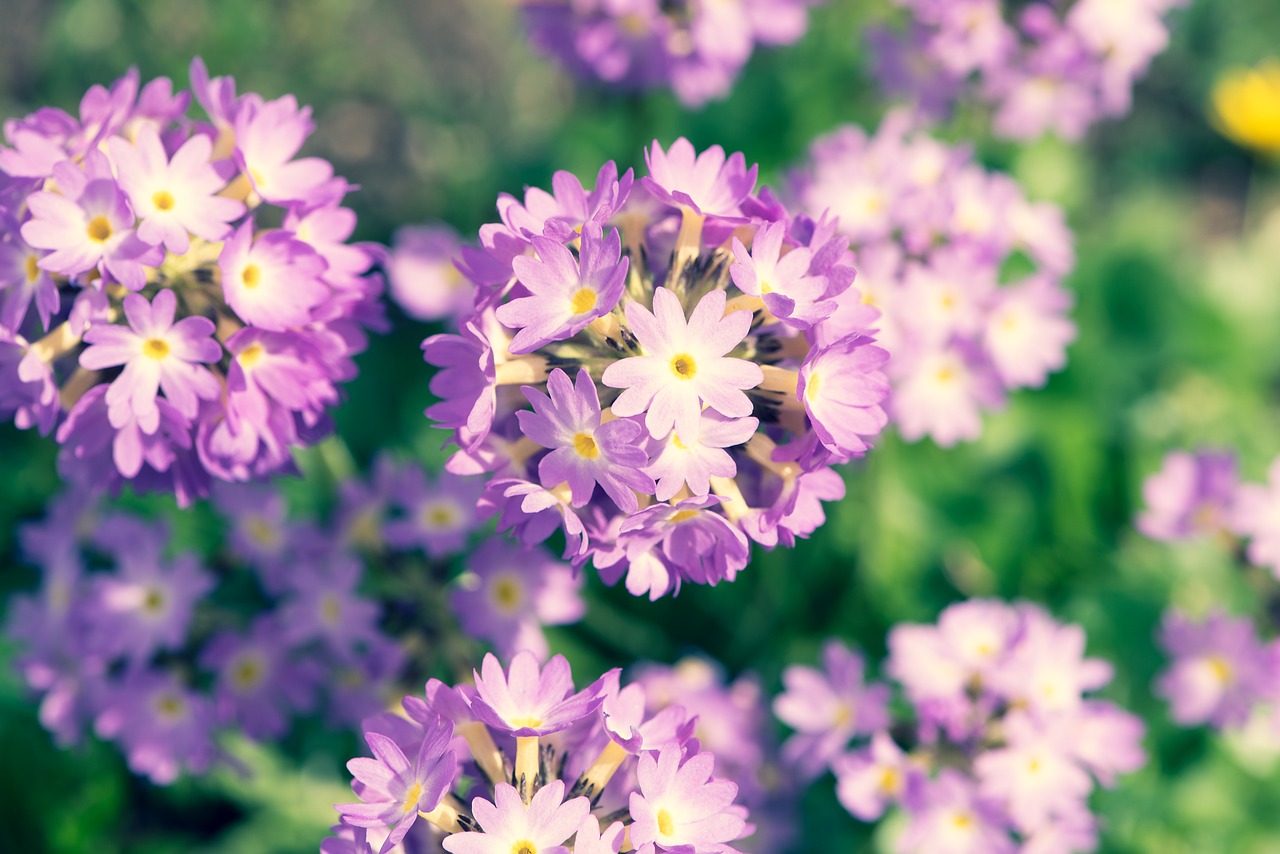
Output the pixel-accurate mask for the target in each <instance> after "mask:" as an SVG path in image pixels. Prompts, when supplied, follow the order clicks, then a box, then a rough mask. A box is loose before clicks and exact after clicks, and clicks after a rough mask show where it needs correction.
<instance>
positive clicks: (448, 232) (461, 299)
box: [387, 224, 475, 320]
mask: <svg viewBox="0 0 1280 854" xmlns="http://www.w3.org/2000/svg"><path fill="white" fill-rule="evenodd" d="M461 249H462V241H461V240H460V239H459V238H458V233H457V232H456V231H454V230H453V229H452V228H450V227H449V226H447V225H443V224H440V225H406V226H404V227H402V228H400V229H397V231H396V233H395V237H394V238H393V240H392V244H391V254H390V256H389V257H388V258H387V279H388V281H389V283H390V286H391V298H392V299H394V300H395V301H396V304H397V305H399V306H400V308H402V309H404V312H405V314H407V315H409V316H410V317H412V318H413V319H415V320H440V319H442V318H453V317H460V316H462V315H463V314H465V313H466V312H467V311H470V309H471V306H472V304H473V302H474V300H475V289H474V288H473V287H472V285H471V284H470V283H468V282H467V280H466V278H465V277H464V276H463V274H462V273H461V272H460V271H459V270H458V268H457V267H456V266H455V265H454V259H455V258H458V257H459V253H460V251H461Z"/></svg>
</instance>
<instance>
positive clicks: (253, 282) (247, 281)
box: [240, 264, 262, 290]
mask: <svg viewBox="0 0 1280 854" xmlns="http://www.w3.org/2000/svg"><path fill="white" fill-rule="evenodd" d="M240 281H242V282H244V286H245V287H246V288H249V289H250V290H253V289H254V288H256V287H257V286H258V285H260V284H262V269H261V268H260V267H258V265H257V264H250V265H249V266H247V267H245V268H244V272H243V273H241V274H240Z"/></svg>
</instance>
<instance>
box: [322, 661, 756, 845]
mask: <svg viewBox="0 0 1280 854" xmlns="http://www.w3.org/2000/svg"><path fill="white" fill-rule="evenodd" d="M483 671H484V675H483V676H481V675H477V676H476V690H475V691H474V692H473V691H470V690H459V689H457V688H454V687H451V686H448V685H444V684H443V683H440V682H436V681H435V680H432V681H431V682H429V683H428V684H427V688H426V692H425V694H423V695H420V696H414V697H406V698H404V702H403V708H404V710H405V713H406V715H407V719H406V718H403V717H398V716H393V715H382V716H378V717H377V718H374V719H370V720H368V721H366V722H365V734H366V740H367V741H368V744H369V747H370V749H371V750H372V751H373V752H374V757H375V758H362V759H354V760H352V762H351V763H350V765H349V767H350V769H351V772H352V775H353V776H354V777H355V778H356V780H355V782H354V783H353V784H352V785H353V788H354V789H355V790H356V792H357V794H359V795H360V796H361V798H362V799H364V800H365V801H366V803H364V804H339V805H338V807H337V809H338V811H339V812H340V813H342V814H343V821H344V823H346V824H353V825H356V826H358V827H361V828H368V831H369V833H370V834H373V833H378V832H380V831H381V829H382V828H385V827H388V826H392V825H394V826H395V828H396V830H395V831H394V832H393V834H392V837H394V841H392V840H391V839H390V838H389V841H388V843H387V844H386V845H384V847H383V849H382V850H383V851H384V852H385V851H387V850H388V848H389V847H390V846H391V845H393V844H395V842H398V841H399V840H400V838H401V837H402V836H403V832H402V830H401V829H402V828H404V829H405V830H407V827H406V825H407V824H409V823H412V822H414V821H415V820H416V818H422V819H424V820H425V821H427V822H429V823H431V824H432V825H434V826H435V827H436V828H438V829H439V830H440V831H441V832H443V833H444V834H445V835H444V838H443V839H441V840H440V845H441V847H443V849H444V850H445V851H448V852H450V854H512V852H516V854H533V852H546V854H551V852H568V851H571V850H572V851H574V852H580V854H618V852H619V850H621V848H622V847H623V835H624V832H626V828H629V829H630V831H629V832H630V836H629V840H630V844H631V846H632V848H634V849H635V850H638V851H644V852H646V854H655V852H657V851H667V850H672V851H680V852H689V854H733V852H735V851H736V850H737V849H735V848H733V847H731V846H730V845H729V843H731V842H733V841H735V840H736V839H737V838H738V837H739V836H741V835H742V834H743V833H744V832H745V831H747V830H748V825H747V822H746V818H747V811H746V809H745V808H743V807H741V806H738V805H736V804H735V803H734V799H735V796H736V794H737V786H736V784H734V783H733V782H731V781H729V780H726V779H723V778H720V777H717V776H716V775H715V774H714V769H715V763H716V760H715V757H714V756H713V755H712V754H711V753H707V752H701V751H699V749H698V748H697V742H696V741H694V740H692V739H691V737H690V730H691V729H692V726H691V723H692V722H691V721H690V719H689V718H688V717H687V716H686V715H685V713H684V711H683V710H680V709H671V710H669V711H668V712H667V713H665V714H662V713H659V714H654V715H650V714H648V713H646V711H645V710H644V708H643V692H640V697H639V699H640V703H639V708H636V703H634V702H632V701H633V700H635V699H636V698H637V697H636V691H637V690H638V686H628V687H627V688H621V687H620V683H619V679H618V674H617V671H611V672H610V673H608V674H606V675H605V676H603V677H601V679H599V680H597V681H596V682H595V683H593V685H592V686H591V687H590V688H588V689H586V690H585V691H582V692H578V693H574V685H573V682H572V679H571V678H570V675H569V666H568V664H567V663H566V662H565V661H564V659H563V658H561V657H559V656H557V657H556V658H553V659H552V660H551V661H550V662H548V664H547V666H546V668H545V669H543V670H542V671H541V673H540V672H539V667H538V663H537V660H536V659H535V658H534V657H533V656H532V655H531V654H529V653H527V652H522V653H519V654H517V655H516V657H515V658H514V659H513V660H512V662H511V667H510V672H509V677H508V676H507V675H506V674H504V672H503V670H502V665H501V664H500V663H499V662H498V661H497V659H496V658H494V657H493V656H487V657H486V659H485V662H484V667H483ZM606 692H608V693H609V695H610V696H611V697H615V698H617V697H622V696H624V695H625V696H626V697H627V700H626V701H625V702H624V703H623V706H625V707H626V708H625V717H626V718H627V721H628V729H629V730H631V731H633V732H643V733H644V735H643V736H642V737H641V738H639V739H637V740H636V742H635V743H634V744H631V748H632V749H630V750H629V749H627V748H624V747H622V746H620V745H619V743H617V742H616V741H614V740H613V739H612V737H611V736H610V732H611V731H612V730H611V729H610V723H609V719H608V717H609V716H610V715H611V713H612V716H613V717H615V718H616V717H617V715H618V713H620V712H622V711H623V709H622V707H621V706H618V705H615V704H613V703H612V701H610V705H609V709H610V710H611V713H610V712H606V711H604V710H603V709H602V703H604V702H605V700H606V697H605V693H606ZM499 695H501V696H499ZM566 697H567V699H565V698H566ZM495 710H496V711H495ZM535 718H542V719H543V720H542V721H541V722H540V724H539V725H534V720H535ZM444 720H448V721H450V722H451V723H452V726H450V724H448V723H444ZM617 723H618V721H617V720H615V722H614V724H615V725H616V724H617ZM543 724H545V726H544V725H543ZM423 726H425V727H426V729H425V738H424V730H423V729H422V727H423ZM433 733H436V734H437V735H433ZM508 733H513V734H515V736H516V738H515V739H514V740H513V739H510V738H504V737H503V736H505V735H506V734H508ZM450 734H452V735H453V736H454V737H453V740H452V742H450V740H449V736H450ZM428 742H430V743H431V748H430V749H428V748H427V746H426V745H427V743H428ZM513 744H514V756H512V755H511V748H512V746H513ZM464 745H465V747H464ZM406 747H413V748H414V749H415V750H418V751H419V753H420V760H419V762H418V763H417V764H416V765H414V766H410V765H409V762H408V760H407V759H406V756H407V755H408V753H407V751H406V749H405V748H406ZM446 749H448V752H447V753H446V752H445V751H446ZM455 751H456V753H455ZM464 751H465V752H464ZM441 755H443V756H444V757H445V758H444V759H443V760H440V759H429V761H426V762H424V761H423V760H422V759H421V757H422V756H426V757H440V756H441ZM433 762H434V763H436V764H432V763H433ZM472 763H474V764H472ZM426 766H430V767H431V768H432V770H431V771H429V772H427V771H424V770H423V768H424V767H426ZM459 767H464V768H471V767H474V769H475V771H476V772H477V773H478V775H479V776H478V777H472V778H470V779H468V780H467V781H466V783H465V791H466V792H467V793H468V796H469V797H470V803H469V804H468V803H464V802H463V800H462V799H461V798H460V797H458V795H457V794H456V793H455V791H454V783H455V782H459V787H458V790H459V791H462V790H463V784H462V783H461V781H455V779H454V777H455V776H456V771H457V769H458V768H459ZM512 769H514V773H513V772H512ZM444 771H447V773H443V772H444ZM417 781H425V782H421V783H420V784H418V783H417ZM353 817H354V819H355V820H353ZM619 819H621V820H619ZM624 822H625V825H624ZM602 827H603V828H604V829H603V830H602V829H601V828H602ZM397 833H399V834H400V835H399V836H397V835H396V834H397ZM326 845H327V846H329V847H324V848H322V850H324V851H329V850H343V849H341V848H337V849H335V848H333V846H332V845H330V844H329V843H328V842H326Z"/></svg>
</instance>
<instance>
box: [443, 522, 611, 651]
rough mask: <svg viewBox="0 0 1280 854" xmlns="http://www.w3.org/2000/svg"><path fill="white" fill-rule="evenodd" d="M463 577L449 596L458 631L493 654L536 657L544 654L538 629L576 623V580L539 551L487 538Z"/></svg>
mask: <svg viewBox="0 0 1280 854" xmlns="http://www.w3.org/2000/svg"><path fill="white" fill-rule="evenodd" d="M467 569H468V570H469V573H470V574H469V575H468V576H464V577H463V584H462V586H460V587H459V588H458V589H456V590H455V591H454V593H453V596H452V597H451V600H450V601H451V603H452V605H453V610H454V613H456V614H458V617H459V620H460V621H461V623H462V630H463V631H465V632H466V633H467V634H469V635H471V636H472V637H476V638H480V639H482V640H487V641H489V642H490V643H492V644H493V645H494V648H495V649H497V650H498V653H499V655H502V656H503V657H510V656H512V655H514V654H515V653H517V652H520V651H522V650H527V651H529V652H531V653H533V654H534V655H535V656H536V657H537V658H539V659H545V658H546V657H547V656H548V654H549V653H550V649H549V648H548V646H547V639H546V637H545V636H544V635H543V633H542V627H543V626H556V625H564V624H566V623H575V622H577V621H578V620H580V619H582V615H583V614H584V613H585V612H586V603H585V602H583V601H582V595H581V592H580V591H581V588H582V577H581V575H579V574H578V573H577V572H575V571H574V570H573V568H572V567H570V566H569V565H568V564H566V563H562V562H561V561H558V560H555V559H553V558H551V557H550V556H549V555H547V554H546V553H545V552H543V551H541V550H529V549H522V548H516V547H514V546H511V545H508V544H507V543H504V542H503V541H501V540H489V541H488V542H486V543H484V544H483V545H482V546H480V548H478V549H477V550H476V551H475V554H473V555H472V556H471V558H470V560H469V561H468V563H467Z"/></svg>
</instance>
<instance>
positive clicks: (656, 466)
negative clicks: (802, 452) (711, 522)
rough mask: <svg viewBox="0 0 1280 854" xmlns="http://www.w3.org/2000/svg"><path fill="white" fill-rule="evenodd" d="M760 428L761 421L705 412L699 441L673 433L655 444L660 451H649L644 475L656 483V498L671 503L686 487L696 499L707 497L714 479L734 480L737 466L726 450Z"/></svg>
mask: <svg viewBox="0 0 1280 854" xmlns="http://www.w3.org/2000/svg"><path fill="white" fill-rule="evenodd" d="M759 425H760V420H759V419H758V418H725V417H724V416H723V415H720V414H719V413H717V412H715V411H713V410H704V411H703V413H702V417H701V418H700V420H699V421H698V436H697V439H696V440H694V441H692V442H685V441H681V439H680V437H679V436H678V435H677V434H676V433H675V432H672V433H671V434H669V435H668V436H667V437H666V439H665V440H661V441H659V442H655V443H654V444H655V445H657V448H658V450H657V451H656V452H654V451H651V452H650V453H651V454H652V456H651V457H650V459H649V464H648V466H647V467H646V468H645V473H646V474H648V475H649V476H650V477H652V478H653V479H654V480H656V481H657V489H656V491H655V496H656V497H657V499H658V500H659V501H670V500H671V499H672V498H674V497H675V496H676V495H677V494H678V493H679V492H680V491H681V490H682V489H686V488H687V489H688V490H689V492H691V493H693V494H694V495H695V496H702V495H706V494H708V493H709V492H710V491H711V478H713V477H724V478H732V477H733V476H734V475H735V474H737V473H738V466H737V464H736V463H735V462H734V461H733V457H731V456H730V455H729V453H728V452H727V451H726V450H725V448H732V447H735V446H737V445H744V444H746V442H747V440H748V439H750V438H751V437H752V436H753V435H755V432H756V429H757V428H758V427H759Z"/></svg>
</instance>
